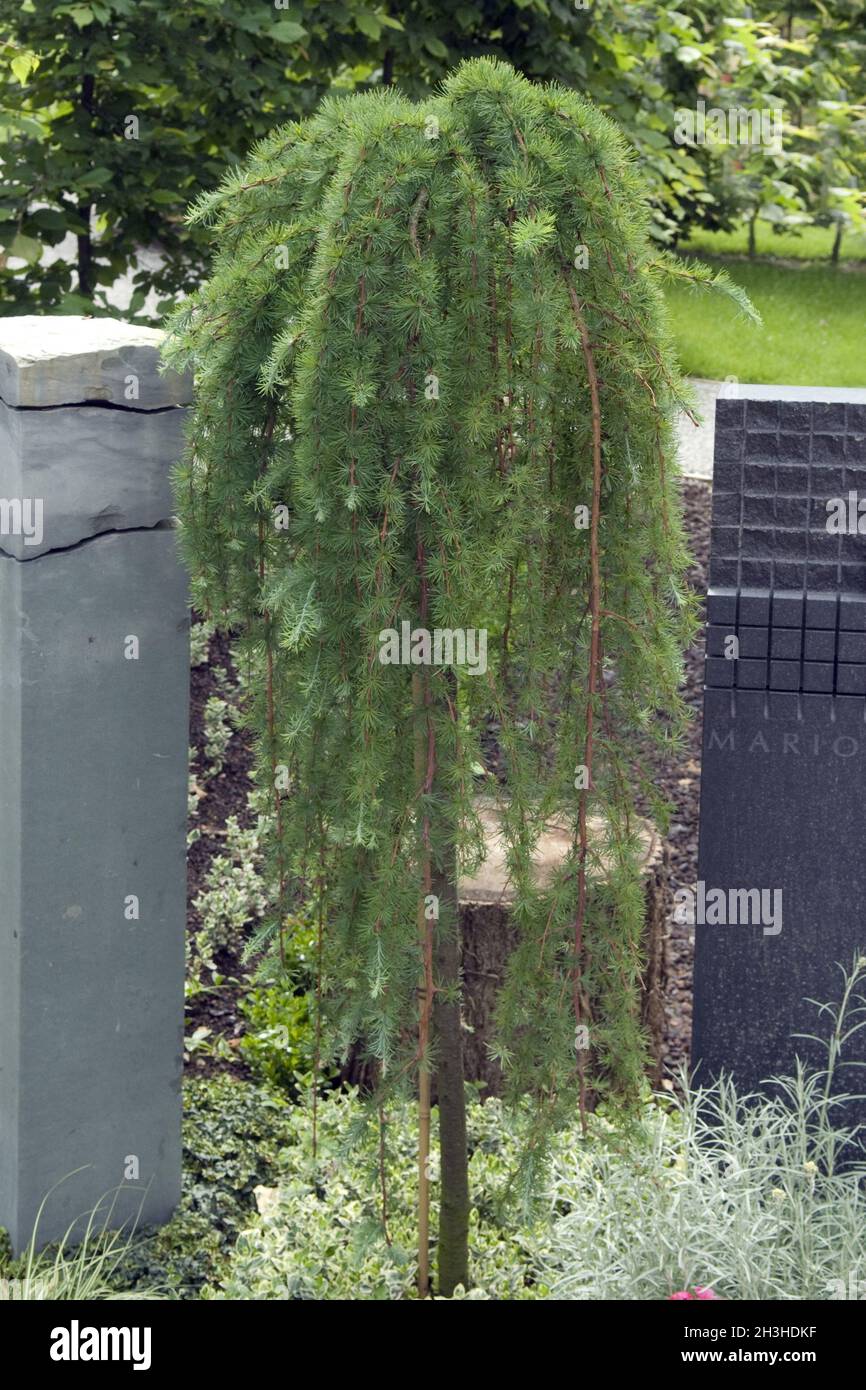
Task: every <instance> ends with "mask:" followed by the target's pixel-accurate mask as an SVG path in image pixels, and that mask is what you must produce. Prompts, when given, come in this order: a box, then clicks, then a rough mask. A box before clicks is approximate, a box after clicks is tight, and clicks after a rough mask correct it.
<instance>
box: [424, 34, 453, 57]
mask: <svg viewBox="0 0 866 1390" xmlns="http://www.w3.org/2000/svg"><path fill="white" fill-rule="evenodd" d="M424 47H425V48H426V49H427V52H428V53H432V54H433V57H434V58H447V57H448V49H447V48H446V47H445V45H444V43H443V42H442V40H441V39H437V37H436V35H435V34H432V35H428V36H427V38H425V40H424Z"/></svg>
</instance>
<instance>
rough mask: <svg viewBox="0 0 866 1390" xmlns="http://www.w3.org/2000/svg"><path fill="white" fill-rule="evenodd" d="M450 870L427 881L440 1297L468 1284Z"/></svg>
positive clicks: (456, 932) (456, 930)
mask: <svg viewBox="0 0 866 1390" xmlns="http://www.w3.org/2000/svg"><path fill="white" fill-rule="evenodd" d="M450 868H451V872H446V873H444V874H441V875H437V876H436V877H435V878H434V881H433V892H434V893H435V894H436V895H437V896H438V898H439V923H438V928H439V929H438V933H437V944H436V967H437V977H438V978H437V993H436V996H435V1004H434V1013H433V1020H434V1027H435V1035H436V1082H437V1091H438V1101H439V1157H440V1172H441V1184H440V1193H441V1197H440V1211H439V1243H438V1250H437V1269H438V1276H439V1277H438V1289H439V1293H440V1294H442V1295H443V1296H444V1297H446V1298H450V1297H451V1295H452V1294H453V1292H454V1289H455V1288H456V1286H457V1285H458V1284H462V1285H463V1287H464V1288H466V1287H467V1286H468V1283H469V1155H468V1150H467V1143H466V1095H465V1086H464V1077H463V1036H462V1034H463V1028H462V1022H461V1016H460V1015H461V1010H460V999H459V995H458V986H459V983H460V922H459V916H458V909H457V891H456V886H455V876H456V866H455V865H454V863H453V858H452V864H451V865H450Z"/></svg>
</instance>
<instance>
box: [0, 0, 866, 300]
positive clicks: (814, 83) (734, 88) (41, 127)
mask: <svg viewBox="0 0 866 1390" xmlns="http://www.w3.org/2000/svg"><path fill="white" fill-rule="evenodd" d="M864 16H866V9H864V6H863V4H862V3H860V0H826V3H824V0H820V3H805V4H794V3H792V4H790V5H787V6H781V7H780V6H778V5H776V4H772V3H770V0H757V2H756V3H753V4H751V5H747V4H746V3H745V0H729V3H728V4H726V6H725V8H724V11H723V12H719V10H718V7H717V6H715V5H712V4H709V3H707V2H706V0H682V3H681V4H679V5H674V4H665V3H655V4H650V3H641V0H589V3H587V5H586V7H585V8H583V7H580V6H578V5H577V4H575V3H569V2H568V0H508V3H501V0H464V3H458V4H455V5H442V4H440V3H438V0H404V2H403V3H401V0H383V3H380V4H376V3H374V0H367V2H365V0H324V3H304V0H298V3H294V4H293V3H290V0H274V2H273V3H272V0H185V3H184V4H183V5H165V4H164V3H162V0H91V3H87V4H85V3H73V4H61V5H55V4H53V3H51V0H24V3H23V4H22V3H20V2H19V0H0V58H2V64H0V142H2V144H0V150H2V160H3V165H2V174H0V248H2V252H3V262H4V265H3V266H0V303H2V304H5V311H6V312H16V311H18V312H26V311H31V312H32V310H33V309H34V308H35V309H38V310H46V309H56V308H58V307H59V308H60V309H63V310H67V311H72V312H76V311H77V312H80V311H81V309H82V307H85V308H87V309H89V308H91V307H92V302H93V301H94V300H95V302H96V304H97V306H100V305H101V306H102V307H103V308H104V307H105V304H106V301H105V297H104V290H105V288H106V287H107V286H108V285H110V284H111V283H112V282H113V281H114V280H115V279H116V278H117V276H118V275H119V274H121V273H122V272H124V271H127V270H135V271H136V279H135V284H136V292H135V294H134V297H133V302H132V304H131V306H130V312H131V313H133V314H136V313H140V312H141V311H142V309H143V308H144V307H145V298H146V292H147V291H148V290H149V289H153V290H154V291H155V292H156V294H157V295H158V296H159V298H160V300H161V303H159V304H158V306H156V307H157V312H159V310H160V309H162V308H166V307H168V304H169V303H170V302H171V301H172V299H173V298H174V297H175V296H176V295H177V293H178V292H179V291H181V290H184V289H188V288H189V287H190V286H191V285H192V284H193V283H195V281H196V279H197V278H198V276H199V275H200V273H201V271H202V269H203V266H204V264H205V260H206V247H205V244H204V242H203V240H202V238H201V235H200V232H199V230H198V229H197V228H190V227H187V226H185V225H184V223H183V220H182V214H183V210H184V208H185V206H186V205H187V204H188V203H189V202H190V201H191V200H193V199H194V198H195V197H197V196H198V195H199V193H200V192H201V191H202V190H203V189H204V188H206V187H208V186H209V185H211V184H212V183H213V182H214V180H215V179H217V178H219V177H220V175H221V174H222V172H223V171H224V169H225V167H226V165H232V164H236V163H237V162H239V161H240V160H241V159H242V158H243V157H244V156H245V155H246V153H247V152H248V150H249V149H250V148H251V147H252V145H253V144H254V142H255V141H256V140H257V139H259V138H261V137H262V136H263V135H264V134H265V133H266V132H267V131H268V130H270V129H272V128H273V127H274V126H276V125H278V124H279V123H280V122H282V121H285V120H287V119H290V118H294V117H298V116H303V115H306V114H309V113H310V112H311V111H312V110H313V109H314V107H315V106H316V104H317V103H318V101H319V100H320V98H321V97H322V95H323V94H324V93H325V92H326V91H328V90H331V89H333V88H335V87H336V88H352V87H355V88H361V89H364V88H366V87H369V86H376V85H382V84H389V83H394V84H396V85H398V86H399V87H400V88H401V89H402V90H403V91H404V92H405V93H407V94H409V95H411V96H413V97H417V96H419V95H422V94H424V93H425V92H429V91H431V90H432V89H433V88H434V87H435V85H436V84H437V83H438V82H439V81H440V80H441V79H442V78H443V77H444V76H445V74H446V73H447V71H448V70H449V69H450V68H451V67H453V65H454V64H455V63H456V62H457V61H459V60H460V59H461V58H463V57H474V56H483V55H491V56H494V57H498V58H502V59H506V60H507V61H509V62H510V63H511V64H512V65H513V66H515V67H516V68H517V69H518V70H519V71H521V72H523V73H525V74H526V75H527V76H529V77H530V78H532V79H533V80H535V81H551V80H555V81H559V82H561V83H563V84H564V85H566V86H570V87H573V88H575V89H576V90H578V91H580V92H582V93H583V94H585V95H587V96H589V97H590V98H591V99H592V100H593V101H594V102H596V104H597V105H599V106H600V107H601V109H602V110H604V111H605V112H606V113H607V114H609V115H610V116H612V117H613V118H614V119H615V120H616V121H617V123H618V124H619V125H620V126H621V128H622V129H623V130H624V132H625V133H626V135H627V137H628V138H629V140H630V141H631V142H632V144H633V145H634V146H635V148H636V149H637V151H638V153H639V155H640V158H641V166H642V169H643V173H644V178H645V180H646V183H647V187H648V190H649V194H650V198H651V206H652V209H653V223H652V228H651V232H652V235H654V236H655V237H656V238H657V239H659V240H661V241H662V242H667V243H676V241H678V240H680V239H682V237H683V236H684V234H686V233H687V232H688V230H689V229H690V228H691V227H693V226H695V225H705V226H708V227H710V228H716V227H725V228H726V227H729V226H731V225H733V224H734V223H736V222H737V221H738V220H740V219H741V218H743V217H745V218H747V219H748V220H749V221H751V222H752V224H754V222H755V221H756V220H757V219H758V218H763V219H765V220H767V221H769V222H771V223H773V224H774V225H777V226H792V225H794V226H796V225H797V224H798V223H801V222H804V221H805V222H811V221H818V222H820V223H822V224H824V225H827V224H828V223H832V224H834V225H835V226H836V227H837V229H838V232H839V235H840V237H841V234H842V232H843V231H844V229H845V227H846V226H848V225H850V224H851V222H852V220H854V219H857V218H859V217H860V214H861V210H862V192H861V189H862V184H863V163H864V107H863V101H864V78H863V68H864V62H863V59H864V55H866V17H864ZM699 96H703V97H704V99H705V100H706V101H707V104H708V105H709V106H712V105H719V106H722V107H725V108H729V107H731V106H735V105H742V106H745V107H750V108H751V107H755V106H757V107H764V106H772V105H775V104H779V105H781V106H783V107H784V110H785V116H786V130H785V146H784V150H783V152H782V153H781V154H778V155H771V154H769V153H768V152H767V150H766V149H765V148H763V147H757V148H750V149H744V150H731V149H720V148H711V147H710V146H708V145H696V144H678V143H677V141H676V139H675V130H676V112H677V110H678V108H680V107H686V108H693V107H694V105H695V102H696V101H697V99H698V97H699ZM130 116H134V117H136V118H137V120H138V123H139V124H138V132H137V138H128V131H129V125H128V118H129V117H130ZM70 234H71V236H72V237H74V238H75V240H74V241H70V240H69V239H68V238H69V236H70ZM148 246H153V247H154V249H155V251H157V252H158V256H154V257H153V258H152V261H153V263H152V264H151V263H149V264H147V265H140V264H139V263H138V258H139V252H140V248H141V247H148ZM43 247H48V248H55V253H54V258H53V259H51V262H50V264H45V261H46V260H47V259H48V258H47V257H43V258H42V260H40V255H41V251H42V248H43ZM61 247H62V250H61V251H60V253H59V254H57V252H56V248H61ZM836 249H837V251H838V243H837V248H836ZM7 258H11V261H12V264H11V265H9V266H6V265H5V261H6V259H7ZM148 307H149V308H150V309H152V308H153V307H154V305H153V300H152V298H151V301H150V303H149V306H148Z"/></svg>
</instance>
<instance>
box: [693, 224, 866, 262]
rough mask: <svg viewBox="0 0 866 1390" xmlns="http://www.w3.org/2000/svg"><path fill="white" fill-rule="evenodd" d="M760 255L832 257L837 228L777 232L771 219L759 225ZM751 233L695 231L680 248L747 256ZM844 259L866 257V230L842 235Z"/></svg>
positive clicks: (799, 258) (740, 230)
mask: <svg viewBox="0 0 866 1390" xmlns="http://www.w3.org/2000/svg"><path fill="white" fill-rule="evenodd" d="M755 233H756V249H757V252H758V255H759V256H772V257H776V258H780V259H785V260H796V261H829V259H830V252H831V250H832V249H833V238H834V236H835V232H834V231H833V229H832V228H831V227H803V228H802V229H801V230H800V231H798V232H794V231H786V232H774V231H773V228H772V227H771V226H770V225H769V223H767V222H759V223H758V224H757V226H756V228H755ZM748 241H749V234H748V229H747V228H746V227H745V225H744V226H742V227H738V228H737V229H736V231H733V232H702V231H699V232H695V233H694V234H693V235H692V236H691V237H690V238H689V240H688V241H687V242H683V244H682V245H681V247H680V250H681V251H682V252H683V253H696V254H698V255H705V256H745V255H746V252H747V250H748ZM841 259H842V260H843V261H866V231H858V232H846V233H845V235H844V237H843V238H842V252H841Z"/></svg>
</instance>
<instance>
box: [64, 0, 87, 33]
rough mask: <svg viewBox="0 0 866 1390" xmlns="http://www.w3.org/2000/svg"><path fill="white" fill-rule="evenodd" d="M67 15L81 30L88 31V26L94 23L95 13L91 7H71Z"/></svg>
mask: <svg viewBox="0 0 866 1390" xmlns="http://www.w3.org/2000/svg"><path fill="white" fill-rule="evenodd" d="M65 13H66V14H68V15H69V17H70V19H71V20H72V21H73V23H74V24H77V25H78V28H79V29H86V28H87V26H88V24H92V23H93V11H92V9H91V8H90V6H89V5H70V7H69V9H68V10H66V11H65Z"/></svg>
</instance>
